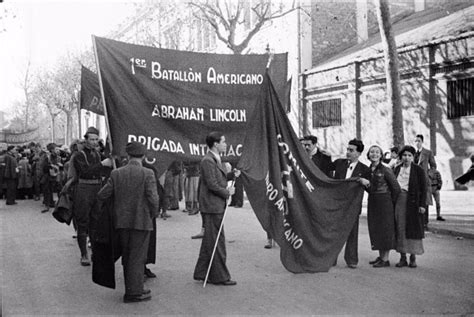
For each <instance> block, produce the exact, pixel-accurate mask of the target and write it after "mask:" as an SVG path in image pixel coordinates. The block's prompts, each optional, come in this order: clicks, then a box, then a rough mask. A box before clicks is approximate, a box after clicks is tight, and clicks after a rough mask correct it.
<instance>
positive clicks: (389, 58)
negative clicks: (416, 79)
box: [375, 0, 405, 147]
mask: <svg viewBox="0 0 474 317" xmlns="http://www.w3.org/2000/svg"><path fill="white" fill-rule="evenodd" d="M375 4H376V8H377V20H378V23H379V29H380V35H381V36H382V45H383V51H384V56H385V77H386V78H387V80H386V82H387V96H388V100H389V103H390V104H391V106H392V132H393V145H395V146H399V147H400V146H403V145H404V144H405V136H404V131H403V115H402V102H401V97H400V75H399V71H398V54H397V46H396V44H395V38H394V36H393V33H392V23H391V20H390V9H389V6H388V1H387V0H376V1H375Z"/></svg>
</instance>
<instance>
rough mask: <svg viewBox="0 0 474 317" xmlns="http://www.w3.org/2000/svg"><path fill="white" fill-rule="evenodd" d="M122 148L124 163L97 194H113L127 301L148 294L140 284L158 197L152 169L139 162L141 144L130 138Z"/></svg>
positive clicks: (143, 298) (142, 151)
mask: <svg viewBox="0 0 474 317" xmlns="http://www.w3.org/2000/svg"><path fill="white" fill-rule="evenodd" d="M125 150H126V152H127V154H128V164H127V165H125V166H123V167H120V168H118V169H116V170H113V171H112V173H111V174H110V178H109V179H108V181H107V183H106V185H105V186H104V187H103V188H102V189H101V190H100V191H99V194H98V198H99V200H106V199H108V198H111V197H113V206H114V211H113V213H114V227H115V230H117V233H118V236H119V239H120V244H121V249H122V265H123V275H124V282H125V295H124V297H123V301H124V302H125V303H130V302H141V301H146V300H149V299H150V298H151V291H150V290H145V289H144V288H143V279H144V276H143V275H144V268H145V262H146V260H147V252H148V243H149V239H150V232H151V231H152V230H153V218H156V217H157V216H158V212H159V202H158V199H159V198H158V193H157V187H156V180H155V175H154V174H153V171H152V170H151V169H148V168H145V167H143V165H142V160H143V157H144V156H145V146H144V145H143V144H141V143H139V142H130V143H128V144H127V146H126V148H125Z"/></svg>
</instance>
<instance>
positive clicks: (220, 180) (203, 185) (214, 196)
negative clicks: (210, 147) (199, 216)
mask: <svg viewBox="0 0 474 317" xmlns="http://www.w3.org/2000/svg"><path fill="white" fill-rule="evenodd" d="M199 172H200V175H201V177H200V178H199V189H198V200H199V208H200V211H201V212H202V213H209V214H221V213H224V210H225V207H226V200H227V198H229V196H230V193H229V191H228V190H227V181H228V180H231V179H232V178H233V177H234V174H233V173H232V172H231V173H226V171H225V170H224V168H223V167H222V164H221V166H219V164H218V162H217V158H216V157H215V156H214V154H213V153H211V152H208V153H207V154H206V155H205V156H204V158H203V159H202V160H201V164H200V166H199Z"/></svg>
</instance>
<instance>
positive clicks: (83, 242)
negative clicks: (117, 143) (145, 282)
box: [72, 127, 113, 266]
mask: <svg viewBox="0 0 474 317" xmlns="http://www.w3.org/2000/svg"><path fill="white" fill-rule="evenodd" d="M84 138H85V144H84V148H83V150H82V151H81V152H79V153H81V154H82V155H79V154H78V155H76V156H75V157H74V160H73V162H72V164H73V166H74V169H75V171H76V173H77V178H78V182H77V186H76V192H75V194H74V215H75V217H76V224H77V243H78V245H79V250H80V252H81V261H80V263H81V265H83V266H89V265H90V261H89V256H88V252H87V236H88V234H89V224H90V215H91V213H93V212H95V211H96V209H97V204H96V198H97V193H98V192H99V190H100V188H101V185H102V174H103V173H105V172H107V171H108V170H110V168H111V167H112V165H113V162H112V160H111V159H110V158H105V159H102V158H101V156H100V154H99V153H98V152H97V150H96V148H97V145H98V141H99V130H97V129H96V128H94V127H89V128H88V129H87V131H86V134H85V135H84Z"/></svg>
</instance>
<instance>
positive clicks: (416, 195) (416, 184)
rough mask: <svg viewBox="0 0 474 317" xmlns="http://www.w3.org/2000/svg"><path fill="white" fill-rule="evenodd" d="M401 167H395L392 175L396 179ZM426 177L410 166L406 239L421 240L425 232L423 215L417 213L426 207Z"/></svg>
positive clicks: (415, 167) (420, 169) (420, 170)
mask: <svg viewBox="0 0 474 317" xmlns="http://www.w3.org/2000/svg"><path fill="white" fill-rule="evenodd" d="M400 169H401V165H398V166H397V167H395V170H394V173H395V176H397V177H398V174H400ZM427 190H428V189H427V186H426V175H425V171H423V169H422V168H421V167H420V166H418V165H416V164H414V163H413V164H411V168H410V176H409V179H408V198H407V206H406V231H405V235H406V238H407V239H416V240H419V239H423V238H424V237H425V231H424V229H423V225H424V223H423V214H420V213H419V208H420V207H425V206H426V191H427Z"/></svg>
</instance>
